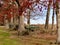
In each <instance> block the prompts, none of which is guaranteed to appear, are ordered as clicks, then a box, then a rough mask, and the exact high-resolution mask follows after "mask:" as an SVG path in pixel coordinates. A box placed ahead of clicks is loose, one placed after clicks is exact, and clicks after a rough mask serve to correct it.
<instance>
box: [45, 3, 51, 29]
mask: <svg viewBox="0 0 60 45" xmlns="http://www.w3.org/2000/svg"><path fill="white" fill-rule="evenodd" d="M50 5H51V3H50V2H49V4H48V10H47V15H46V22H45V29H48V24H49V14H50Z"/></svg>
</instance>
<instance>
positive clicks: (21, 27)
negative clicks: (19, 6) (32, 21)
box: [18, 15, 25, 34]
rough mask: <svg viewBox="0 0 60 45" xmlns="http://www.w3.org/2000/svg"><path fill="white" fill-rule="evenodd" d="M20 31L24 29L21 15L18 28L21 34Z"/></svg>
mask: <svg viewBox="0 0 60 45" xmlns="http://www.w3.org/2000/svg"><path fill="white" fill-rule="evenodd" d="M22 31H25V28H24V16H23V15H21V16H20V18H19V28H18V34H21V32H22Z"/></svg>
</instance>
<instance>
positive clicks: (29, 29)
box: [25, 25, 38, 32]
mask: <svg viewBox="0 0 60 45" xmlns="http://www.w3.org/2000/svg"><path fill="white" fill-rule="evenodd" d="M37 28H38V27H37V26H32V25H30V26H25V29H26V30H28V31H32V32H33V31H34V30H36V29H37Z"/></svg>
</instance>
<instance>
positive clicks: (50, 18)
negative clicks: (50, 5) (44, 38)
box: [30, 9, 56, 24]
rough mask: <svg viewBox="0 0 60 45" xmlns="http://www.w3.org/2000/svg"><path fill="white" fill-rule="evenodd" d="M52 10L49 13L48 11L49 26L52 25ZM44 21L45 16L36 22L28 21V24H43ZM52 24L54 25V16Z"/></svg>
mask: <svg viewBox="0 0 60 45" xmlns="http://www.w3.org/2000/svg"><path fill="white" fill-rule="evenodd" d="M52 11H53V10H52V9H51V11H50V16H49V24H52ZM45 19H46V16H45V17H43V18H41V17H40V19H38V20H32V19H31V20H30V23H31V24H45ZM54 24H56V16H55V17H54Z"/></svg>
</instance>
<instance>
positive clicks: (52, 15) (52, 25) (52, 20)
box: [52, 8, 54, 29]
mask: <svg viewBox="0 0 60 45" xmlns="http://www.w3.org/2000/svg"><path fill="white" fill-rule="evenodd" d="M53 27H54V8H53V15H52V29H53Z"/></svg>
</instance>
